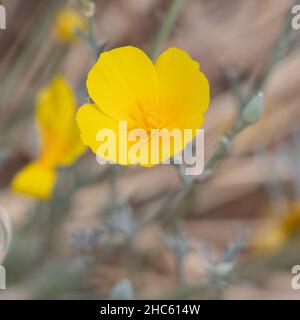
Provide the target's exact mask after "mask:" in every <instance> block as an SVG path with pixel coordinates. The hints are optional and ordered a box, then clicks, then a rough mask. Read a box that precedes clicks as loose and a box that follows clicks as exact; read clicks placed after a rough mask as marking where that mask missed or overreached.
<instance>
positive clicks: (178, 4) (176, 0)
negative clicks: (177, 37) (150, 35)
mask: <svg viewBox="0 0 300 320" xmlns="http://www.w3.org/2000/svg"><path fill="white" fill-rule="evenodd" d="M183 2H184V0H172V1H171V4H170V6H169V8H168V10H167V13H166V16H165V18H164V20H163V23H162V25H161V27H160V28H159V30H158V32H157V34H156V36H155V38H154V41H153V45H152V48H151V50H150V53H149V55H150V57H151V58H152V59H154V58H156V56H157V55H158V53H159V51H160V49H161V46H162V44H163V43H164V41H165V40H166V39H167V37H168V35H169V34H170V32H171V30H172V28H173V26H174V23H175V21H176V20H177V18H178V16H179V14H180V11H181V8H182V5H183Z"/></svg>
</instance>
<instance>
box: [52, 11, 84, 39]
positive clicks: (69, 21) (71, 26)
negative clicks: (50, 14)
mask: <svg viewBox="0 0 300 320" xmlns="http://www.w3.org/2000/svg"><path fill="white" fill-rule="evenodd" d="M87 27H88V24H87V20H86V18H84V17H83V16H82V15H80V13H79V12H77V11H76V10H75V9H73V8H63V9H61V10H60V11H59V12H58V14H57V16H56V19H55V22H54V33H55V35H56V37H57V39H58V40H60V41H62V42H74V41H75V40H76V39H77V35H76V30H80V31H85V30H87Z"/></svg>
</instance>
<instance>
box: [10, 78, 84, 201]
mask: <svg viewBox="0 0 300 320" xmlns="http://www.w3.org/2000/svg"><path fill="white" fill-rule="evenodd" d="M75 106H76V101H75V98H74V95H73V92H72V90H71V88H70V86H69V85H68V83H67V82H66V81H65V79H64V78H63V77H61V76H58V77H56V78H54V79H53V80H52V82H51V83H50V84H49V85H48V86H47V87H45V88H43V89H42V90H41V92H40V93H39V95H38V98H37V107H36V114H35V117H36V123H37V128H38V133H39V137H40V148H39V152H38V156H37V158H36V159H35V160H34V161H33V162H32V163H30V164H28V165H26V166H25V167H24V168H23V169H22V170H21V171H20V172H18V173H17V174H16V176H15V177H14V179H13V181H12V183H11V187H12V189H13V190H14V191H16V192H20V193H23V194H27V195H31V196H33V197H37V198H42V199H48V198H49V197H50V196H51V194H52V192H53V188H54V185H55V182H56V177H57V172H56V169H57V167H59V166H68V165H71V164H72V163H73V162H74V161H75V160H76V159H77V158H78V157H79V156H80V155H81V154H82V153H83V152H84V150H85V147H84V145H83V143H82V141H81V138H80V132H79V129H78V126H77V124H76V121H75Z"/></svg>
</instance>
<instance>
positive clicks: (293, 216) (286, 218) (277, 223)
mask: <svg viewBox="0 0 300 320" xmlns="http://www.w3.org/2000/svg"><path fill="white" fill-rule="evenodd" d="M296 239H298V240H300V202H295V203H293V204H291V205H290V208H289V210H288V211H287V212H285V213H284V214H283V215H282V217H280V218H279V219H274V220H273V221H272V222H270V223H268V224H267V225H265V226H263V227H262V228H261V229H259V230H258V232H256V233H255V234H254V236H253V238H252V240H251V241H250V248H251V249H253V250H254V251H255V252H258V253H259V252H262V253H264V252H266V251H270V252H275V251H277V250H279V249H280V248H281V247H283V246H284V245H285V244H287V243H288V242H289V241H290V240H296Z"/></svg>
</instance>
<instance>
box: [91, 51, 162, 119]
mask: <svg viewBox="0 0 300 320" xmlns="http://www.w3.org/2000/svg"><path fill="white" fill-rule="evenodd" d="M87 88H88V92H89V95H90V97H91V98H92V99H93V101H94V102H95V103H96V105H97V106H98V107H99V108H100V109H101V110H102V111H103V112H104V113H105V114H107V115H108V116H110V117H111V118H113V119H115V120H128V121H131V122H133V123H134V124H136V123H139V122H140V121H141V117H143V114H144V113H147V112H148V111H149V110H152V108H156V106H157V99H158V82H157V74H156V70H155V67H154V65H153V63H152V62H151V60H150V59H149V58H148V56H147V55H146V54H145V53H144V52H143V51H142V50H140V49H138V48H135V47H131V46H127V47H121V48H117V49H113V50H110V51H107V52H104V53H102V54H101V56H100V58H99V60H98V62H97V63H96V64H95V65H94V67H93V68H92V69H91V71H90V73H89V75H88V79H87ZM134 124H133V125H134ZM130 125H131V124H130Z"/></svg>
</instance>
